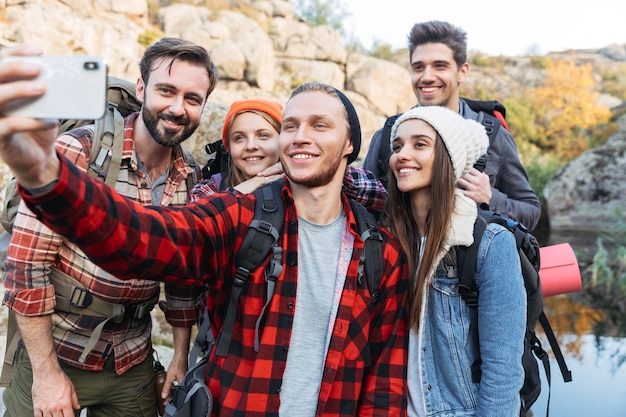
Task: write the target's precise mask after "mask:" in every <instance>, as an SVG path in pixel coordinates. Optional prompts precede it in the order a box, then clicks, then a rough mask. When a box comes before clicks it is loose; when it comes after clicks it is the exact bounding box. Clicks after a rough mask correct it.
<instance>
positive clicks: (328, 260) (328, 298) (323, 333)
mask: <svg viewBox="0 0 626 417" xmlns="http://www.w3.org/2000/svg"><path fill="white" fill-rule="evenodd" d="M345 221H346V220H345V215H344V212H343V211H342V212H341V214H340V215H339V217H337V219H335V220H334V221H333V222H331V223H330V224H327V225H316V224H313V223H309V222H307V221H306V220H304V219H302V218H301V219H299V222H298V224H299V228H298V286H297V290H296V309H295V313H294V322H293V328H292V332H291V341H290V344H289V353H288V355H287V365H286V368H285V373H284V375H283V384H282V387H281V391H280V409H279V415H281V416H301V417H314V416H315V411H316V409H317V398H318V395H319V387H320V384H321V382H322V373H323V370H324V362H325V360H326V350H327V348H328V343H329V342H330V340H329V337H328V327H329V322H330V320H331V317H334V316H335V315H336V314H337V307H338V306H336V305H334V303H333V299H334V293H335V286H336V283H337V275H338V274H337V268H338V264H339V253H340V250H341V241H342V233H343V230H344V228H345V226H344V225H345ZM342 286H343V284H342Z"/></svg>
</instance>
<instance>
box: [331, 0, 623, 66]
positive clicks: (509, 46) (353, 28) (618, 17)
mask: <svg viewBox="0 0 626 417" xmlns="http://www.w3.org/2000/svg"><path fill="white" fill-rule="evenodd" d="M340 1H341V2H342V4H343V5H344V6H345V9H346V10H347V12H348V14H349V15H350V16H348V17H347V18H346V19H345V22H346V24H345V30H346V32H347V33H348V34H350V33H352V34H354V35H355V36H356V37H357V39H359V40H360V41H361V44H362V45H363V46H365V47H366V48H369V47H370V46H371V43H372V40H373V39H376V40H378V41H382V42H384V43H388V44H391V45H393V46H394V47H396V48H401V47H406V36H407V34H408V33H409V30H410V29H411V27H412V26H413V24H415V23H417V22H423V21H427V20H445V21H448V22H450V23H452V24H454V25H456V26H460V27H461V28H462V29H464V30H465V31H466V32H467V39H468V49H469V50H478V51H481V52H484V53H487V54H488V55H494V56H495V55H508V56H515V55H523V54H526V53H532V54H538V55H543V54H546V53H549V52H558V51H565V50H568V49H588V48H603V47H605V46H608V45H610V44H620V45H623V44H626V1H624V0H593V1H591V2H575V1H571V0H569V1H566V0H524V1H515V2H510V1H502V0H500V1H495V0H484V1H483V0H431V1H428V2H426V1H420V0H379V1H372V0H340Z"/></svg>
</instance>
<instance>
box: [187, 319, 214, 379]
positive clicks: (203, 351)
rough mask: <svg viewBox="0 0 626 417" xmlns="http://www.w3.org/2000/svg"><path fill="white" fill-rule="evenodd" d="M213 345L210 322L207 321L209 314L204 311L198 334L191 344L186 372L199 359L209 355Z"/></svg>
mask: <svg viewBox="0 0 626 417" xmlns="http://www.w3.org/2000/svg"><path fill="white" fill-rule="evenodd" d="M214 344H215V337H213V332H212V331H211V320H210V319H209V312H208V311H205V313H204V316H203V318H202V324H201V325H200V326H199V327H198V334H196V339H195V341H194V342H193V346H192V347H191V351H190V352H189V364H188V367H187V370H190V369H191V368H193V366H194V365H195V364H196V363H197V362H198V358H200V357H208V356H209V354H210V353H211V349H212V348H213V345H214Z"/></svg>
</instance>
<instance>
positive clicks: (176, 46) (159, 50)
mask: <svg viewBox="0 0 626 417" xmlns="http://www.w3.org/2000/svg"><path fill="white" fill-rule="evenodd" d="M165 58H171V61H170V63H169V65H168V68H167V69H168V71H171V69H172V65H173V64H174V62H175V61H177V60H180V61H184V62H190V63H193V64H198V65H201V66H204V67H205V68H206V71H207V75H208V76H209V91H207V95H206V96H207V97H208V96H209V94H211V92H213V90H214V89H215V86H216V85H217V80H218V73H217V67H216V66H215V64H214V63H213V60H212V59H211V56H210V55H209V52H208V51H207V50H206V49H205V48H203V47H202V46H200V45H197V44H195V43H193V42H190V41H186V40H184V39H179V38H162V39H161V40H159V41H157V42H155V43H154V44H152V45H150V46H149V47H148V48H147V49H146V52H145V53H144V54H143V57H142V58H141V61H140V62H139V70H140V72H141V79H142V80H143V82H144V84H148V79H149V78H150V73H151V72H152V71H154V70H155V69H156V67H155V65H156V64H157V63H158V62H160V61H162V60H163V59H165Z"/></svg>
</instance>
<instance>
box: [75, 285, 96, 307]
mask: <svg viewBox="0 0 626 417" xmlns="http://www.w3.org/2000/svg"><path fill="white" fill-rule="evenodd" d="M92 301H93V295H91V293H90V292H89V290H88V289H87V288H79V287H74V289H73V290H72V295H71V296H70V304H71V305H72V307H76V308H85V307H88V306H89V305H90V304H91V303H92Z"/></svg>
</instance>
